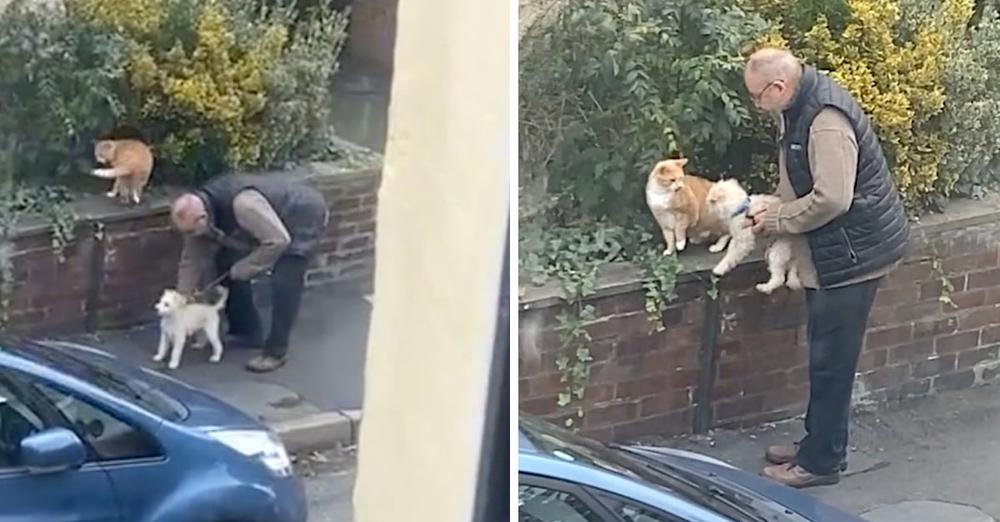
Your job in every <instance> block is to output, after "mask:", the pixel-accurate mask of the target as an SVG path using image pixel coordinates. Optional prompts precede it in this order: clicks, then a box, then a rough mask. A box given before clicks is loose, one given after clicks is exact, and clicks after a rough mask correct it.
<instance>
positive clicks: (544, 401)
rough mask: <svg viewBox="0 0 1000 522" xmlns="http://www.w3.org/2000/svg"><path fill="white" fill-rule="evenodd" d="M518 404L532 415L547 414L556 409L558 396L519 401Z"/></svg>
mask: <svg viewBox="0 0 1000 522" xmlns="http://www.w3.org/2000/svg"><path fill="white" fill-rule="evenodd" d="M518 406H519V407H520V409H521V410H522V411H524V412H525V413H529V414H531V415H547V414H550V413H553V412H555V411H556V406H557V404H556V397H555V396H551V397H539V398H537V399H529V400H526V401H518Z"/></svg>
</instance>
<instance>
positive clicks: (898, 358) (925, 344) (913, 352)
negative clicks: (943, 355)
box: [888, 339, 934, 365]
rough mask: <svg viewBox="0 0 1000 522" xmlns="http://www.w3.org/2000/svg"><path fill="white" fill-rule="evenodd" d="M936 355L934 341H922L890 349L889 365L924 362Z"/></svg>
mask: <svg viewBox="0 0 1000 522" xmlns="http://www.w3.org/2000/svg"><path fill="white" fill-rule="evenodd" d="M933 353H934V339H921V340H919V341H915V342H912V343H907V344H903V345H900V346H896V347H893V348H890V349H889V360H888V363H889V364H893V365H894V364H898V363H902V362H912V361H922V360H924V359H926V358H928V357H930V356H931V355H932V354H933Z"/></svg>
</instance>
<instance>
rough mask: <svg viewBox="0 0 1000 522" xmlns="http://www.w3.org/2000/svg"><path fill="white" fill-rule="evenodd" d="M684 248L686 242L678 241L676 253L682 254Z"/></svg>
mask: <svg viewBox="0 0 1000 522" xmlns="http://www.w3.org/2000/svg"><path fill="white" fill-rule="evenodd" d="M685 248H687V241H678V242H677V251H678V252H683V251H684V249H685Z"/></svg>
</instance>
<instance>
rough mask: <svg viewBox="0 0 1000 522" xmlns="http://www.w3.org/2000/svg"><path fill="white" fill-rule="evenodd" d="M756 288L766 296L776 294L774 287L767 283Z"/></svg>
mask: <svg viewBox="0 0 1000 522" xmlns="http://www.w3.org/2000/svg"><path fill="white" fill-rule="evenodd" d="M756 288H757V291H758V292H760V293H762V294H765V295H771V293H772V292H774V287H772V286H771V285H769V284H767V283H761V284H759V285H757V287H756Z"/></svg>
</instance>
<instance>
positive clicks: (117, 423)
mask: <svg viewBox="0 0 1000 522" xmlns="http://www.w3.org/2000/svg"><path fill="white" fill-rule="evenodd" d="M306 510H307V508H306V499H305V493H304V490H303V487H302V483H301V482H300V481H299V480H298V478H297V477H296V476H295V475H294V473H293V471H292V466H291V462H290V460H289V457H288V454H287V453H286V452H285V448H284V446H283V445H282V444H281V442H280V441H279V440H278V438H277V437H276V436H275V435H274V434H273V433H272V432H270V431H268V430H267V428H266V427H264V426H262V425H261V424H260V423H259V422H257V421H255V420H253V419H251V418H250V417H248V416H247V415H245V414H244V413H242V412H240V411H238V410H236V409H235V408H233V407H231V406H229V405H227V404H225V403H223V402H221V401H219V400H217V399H214V398H212V397H210V396H208V395H206V394H204V393H202V392H200V391H198V390H196V389H194V388H191V387H190V386H187V385H185V384H183V383H181V382H180V381H177V380H175V379H173V378H171V377H168V376H166V375H163V374H160V373H158V372H154V371H151V370H147V369H144V368H138V367H136V366H133V365H129V364H126V363H124V362H122V361H119V360H118V359H116V358H115V357H114V356H112V355H109V354H107V353H105V352H102V351H99V350H96V349H93V348H89V347H86V346H81V345H78V344H70V343H64V342H48V341H34V342H33V341H25V340H20V339H2V340H0V522H14V521H17V522H22V521H23V522H29V521H30V522H49V521H52V522H55V521H60V522H61V521H70V520H72V521H74V522H112V521H117V522H168V521H171V522H305V521H306V518H307V513H306Z"/></svg>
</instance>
